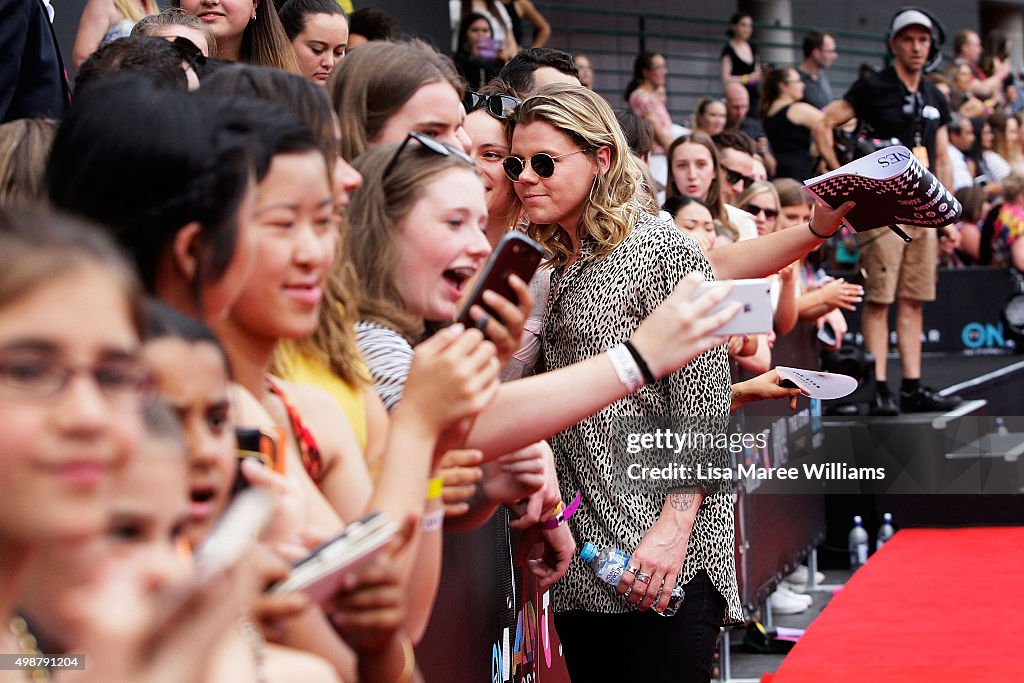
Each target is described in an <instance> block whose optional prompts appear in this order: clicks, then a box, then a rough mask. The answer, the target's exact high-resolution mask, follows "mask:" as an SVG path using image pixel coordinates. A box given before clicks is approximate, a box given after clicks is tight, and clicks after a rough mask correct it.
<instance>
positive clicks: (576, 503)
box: [541, 490, 583, 529]
mask: <svg viewBox="0 0 1024 683" xmlns="http://www.w3.org/2000/svg"><path fill="white" fill-rule="evenodd" d="M582 499H583V492H582V491H580V490H577V491H576V495H575V496H574V497H573V499H572V502H571V503H569V504H568V505H566V506H565V509H564V510H560V509H558V508H555V516H554V517H552V518H551V519H549V520H546V521H544V522H541V527H542V528H544V529H557V528H558V527H560V526H562V525H563V524H565V523H566V522H568V521H569V520H570V519H572V516H573V515H575V514H576V511H577V510H578V509H579V507H580V501H581V500H582ZM559 505H561V503H559Z"/></svg>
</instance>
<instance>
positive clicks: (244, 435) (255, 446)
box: [230, 427, 285, 498]
mask: <svg viewBox="0 0 1024 683" xmlns="http://www.w3.org/2000/svg"><path fill="white" fill-rule="evenodd" d="M235 438H236V439H237V441H238V446H237V455H238V468H237V470H236V472H235V481H234V483H233V484H232V486H231V494H230V497H231V498H234V497H235V496H236V495H238V494H239V492H241V491H243V490H244V489H247V488H249V480H248V479H246V478H245V475H244V474H243V473H242V463H243V462H245V461H246V460H255V461H257V462H259V463H260V464H261V465H263V466H264V467H266V468H267V469H270V470H273V471H274V472H277V473H278V474H284V453H283V452H282V451H281V444H282V443H284V438H285V437H284V430H283V429H281V428H280V427H252V428H250V427H239V428H237V429H235Z"/></svg>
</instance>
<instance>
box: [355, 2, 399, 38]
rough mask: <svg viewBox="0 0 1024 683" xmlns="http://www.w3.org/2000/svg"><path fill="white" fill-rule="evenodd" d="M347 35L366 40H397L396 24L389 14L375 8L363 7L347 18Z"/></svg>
mask: <svg viewBox="0 0 1024 683" xmlns="http://www.w3.org/2000/svg"><path fill="white" fill-rule="evenodd" d="M348 32H349V35H351V34H353V33H354V34H356V35H360V36H363V37H364V38H366V39H367V40H370V41H372V40H398V37H399V35H400V32H399V30H398V22H397V21H395V20H394V19H393V18H392V17H391V15H390V14H388V13H387V12H385V11H384V10H381V9H377V8H376V7H363V8H362V9H357V10H356V11H355V12H353V13H352V14H350V15H349V16H348Z"/></svg>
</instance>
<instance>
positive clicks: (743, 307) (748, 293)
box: [697, 278, 772, 336]
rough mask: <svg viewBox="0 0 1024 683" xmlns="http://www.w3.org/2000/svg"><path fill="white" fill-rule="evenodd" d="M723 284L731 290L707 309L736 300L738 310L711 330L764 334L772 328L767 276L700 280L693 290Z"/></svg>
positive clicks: (715, 331) (719, 332) (709, 289)
mask: <svg viewBox="0 0 1024 683" xmlns="http://www.w3.org/2000/svg"><path fill="white" fill-rule="evenodd" d="M725 286H729V287H731V290H730V291H729V293H728V294H727V295H726V296H725V298H724V299H722V301H721V303H719V304H718V305H717V306H715V307H714V308H712V309H711V312H712V313H714V312H717V311H720V310H722V309H724V308H725V307H726V306H728V305H729V304H731V303H738V304H739V305H740V310H739V313H737V314H736V316H735V317H733V318H732V319H731V320H728V321H727V322H726V323H725V324H724V325H722V326H721V327H719V328H717V329H716V330H714V331H713V333H714V334H717V335H721V336H735V335H743V334H746V335H751V334H768V333H769V332H771V331H772V297H771V280H769V279H768V278H760V279H754V280H723V281H719V282H704V283H702V284H701V285H700V287H698V289H697V293H698V294H703V293H705V292H709V291H713V290H716V289H719V288H722V287H725Z"/></svg>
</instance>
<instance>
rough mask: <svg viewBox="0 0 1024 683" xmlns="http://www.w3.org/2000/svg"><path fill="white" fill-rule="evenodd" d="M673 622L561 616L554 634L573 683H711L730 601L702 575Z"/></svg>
mask: <svg viewBox="0 0 1024 683" xmlns="http://www.w3.org/2000/svg"><path fill="white" fill-rule="evenodd" d="M684 588H685V590H686V597H685V598H684V599H683V604H682V606H681V607H680V608H679V611H678V612H677V613H676V614H675V616H672V617H662V616H659V615H657V614H655V613H654V612H652V611H650V610H648V611H646V612H629V613H626V614H602V613H595V612H560V613H557V614H555V629H556V630H557V631H558V638H559V639H560V640H561V642H562V652H563V654H564V655H565V664H566V668H568V670H569V677H570V678H571V679H572V681H573V683H603V682H604V681H643V682H644V683H659V682H661V681H664V683H708V681H710V680H711V664H712V659H713V658H714V654H715V644H716V642H717V641H718V633H719V626H720V624H721V619H722V614H723V612H724V611H725V608H726V603H725V598H723V597H722V596H721V594H719V592H718V590H717V589H716V588H715V587H714V585H713V584H712V583H711V580H710V579H709V578H708V575H707V572H705V571H703V570H701V571H700V572H698V574H697V576H695V577H694V578H693V580H692V581H690V582H689V583H687V584H685V585H684Z"/></svg>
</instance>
